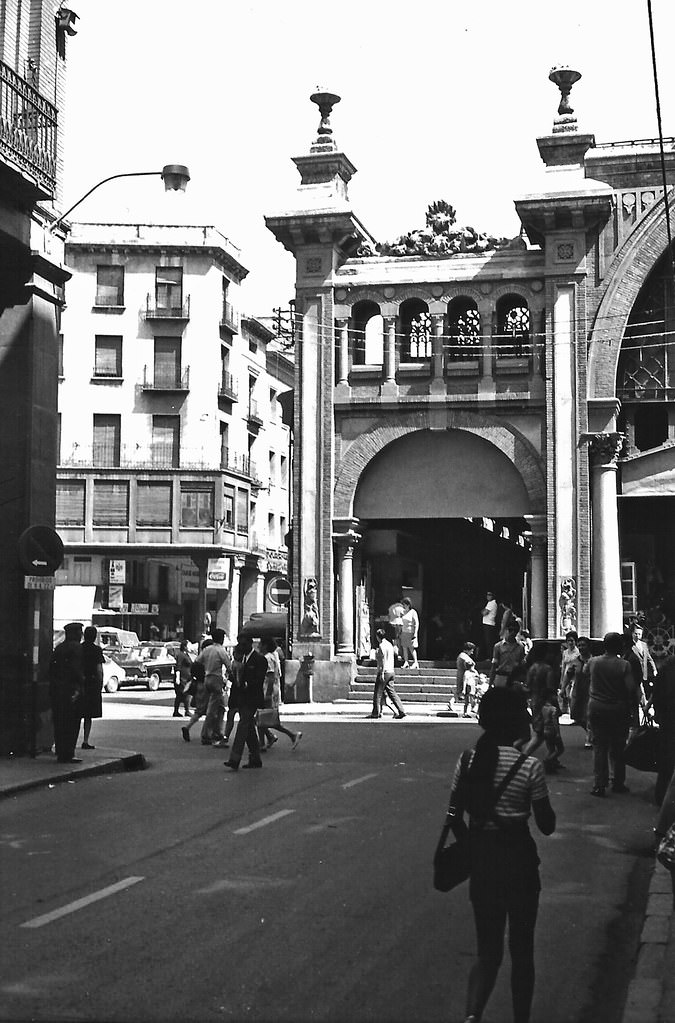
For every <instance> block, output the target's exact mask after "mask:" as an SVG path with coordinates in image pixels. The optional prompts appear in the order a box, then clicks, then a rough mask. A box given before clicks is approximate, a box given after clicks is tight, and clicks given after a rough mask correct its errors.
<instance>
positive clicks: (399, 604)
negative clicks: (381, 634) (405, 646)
mask: <svg viewBox="0 0 675 1023" xmlns="http://www.w3.org/2000/svg"><path fill="white" fill-rule="evenodd" d="M404 613H405V606H404V604H403V601H402V600H395V601H394V603H393V604H391V605H390V607H389V610H388V612H387V614H388V616H389V625H390V626H391V630H392V633H393V637H394V638H393V640H392V643H393V644H394V648H395V649H396V650H398V653H399V656H400V657H401V659H403V651H402V649H401V620H402V618H403V615H404Z"/></svg>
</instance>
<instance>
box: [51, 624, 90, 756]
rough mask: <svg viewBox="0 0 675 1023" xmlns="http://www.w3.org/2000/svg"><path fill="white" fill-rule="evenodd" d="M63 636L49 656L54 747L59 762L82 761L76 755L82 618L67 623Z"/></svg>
mask: <svg viewBox="0 0 675 1023" xmlns="http://www.w3.org/2000/svg"><path fill="white" fill-rule="evenodd" d="M64 632H65V639H64V640H63V642H62V643H59V645H58V646H57V647H56V649H55V650H54V652H53V653H52V655H51V657H50V659H49V699H50V701H51V705H52V721H53V723H54V747H55V749H56V759H57V760H58V762H59V763H60V764H81V763H82V760H81V758H80V757H76V756H75V746H76V744H77V736H78V734H79V731H80V721H81V720H82V713H83V709H84V702H83V701H84V666H83V661H82V622H70V623H69V624H68V625H66V627H65V629H64Z"/></svg>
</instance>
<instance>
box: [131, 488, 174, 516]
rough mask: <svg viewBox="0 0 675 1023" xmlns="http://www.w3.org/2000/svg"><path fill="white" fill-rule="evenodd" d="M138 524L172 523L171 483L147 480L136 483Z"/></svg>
mask: <svg viewBox="0 0 675 1023" xmlns="http://www.w3.org/2000/svg"><path fill="white" fill-rule="evenodd" d="M136 525H137V526H170V525H171V484H170V483H167V482H161V483H160V482H155V481H154V480H153V481H152V482H145V481H141V480H139V481H138V483H137V484H136Z"/></svg>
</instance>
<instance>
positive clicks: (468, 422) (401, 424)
mask: <svg viewBox="0 0 675 1023" xmlns="http://www.w3.org/2000/svg"><path fill="white" fill-rule="evenodd" d="M446 411H447V414H446V416H445V422H444V426H445V428H446V429H447V430H464V431H466V432H468V433H471V434H474V435H475V436H476V437H480V438H482V439H483V440H485V441H488V442H489V443H490V444H492V445H494V447H496V448H497V449H498V450H499V451H501V452H502V453H503V454H504V455H506V456H507V458H508V459H509V460H510V461H511V462H512V463H513V465H514V466H515V468H516V470H517V472H518V473H519V474H520V476H521V478H522V481H523V484H524V486H525V489H526V491H527V495H528V499H529V502H530V513H531V514H543V513H545V511H546V481H545V476H544V471H543V466H542V461H541V458H540V457H539V455H538V454H537V452H536V450H535V448H534V447H533V446H532V444H531V443H530V442H529V441H528V440H526V438H525V437H523V436H522V435H521V434H520V433H519V432H518V431H517V430H515V429H514V428H513V427H511V426H509V425H506V424H504V423H502V422H501V421H500V420H498V419H497V418H496V417H489V416H484V415H478V414H477V413H473V412H464V411H462V410H455V409H448V410H446ZM431 419H432V416H431V415H430V414H429V413H428V412H424V413H419V412H415V413H410V414H409V415H397V416H394V415H391V416H386V417H383V418H382V419H380V420H379V421H378V422H377V423H374V424H373V425H372V426H371V427H370V428H369V429H367V430H365V431H364V432H363V433H362V434H361V435H360V437H358V438H357V439H356V440H355V441H354V442H353V443H352V444H350V445H349V447H348V448H347V449H346V451H345V452H344V454H343V456H342V459H341V460H340V463H339V466H338V469H337V474H336V481H335V488H334V491H333V509H334V515H335V517H336V518H341V519H346V518H349V517H350V516H351V515H352V514H353V508H354V497H355V494H356V489H357V486H358V483H359V480H360V478H361V476H362V474H363V472H364V470H365V469H366V466H367V465H368V463H369V462H371V461H372V459H373V458H374V457H375V456H376V455H377V454H379V452H380V451H382V450H383V449H384V448H385V447H387V446H388V445H389V444H391V443H393V442H394V441H396V440H399V439H400V438H402V437H405V436H407V435H409V434H411V433H416V432H419V431H421V430H430V429H432V423H431ZM433 427H436V428H437V423H436V421H434V423H433Z"/></svg>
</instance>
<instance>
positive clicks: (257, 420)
mask: <svg viewBox="0 0 675 1023" xmlns="http://www.w3.org/2000/svg"><path fill="white" fill-rule="evenodd" d="M247 419H248V425H249V426H253V427H255V429H259V428H260V427H261V426H262V425H263V423H264V419H263V414H262V410H261V408H260V405H259V404H258V402H257V401H254V400H253V398H250V399H249V403H248V416H247Z"/></svg>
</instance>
